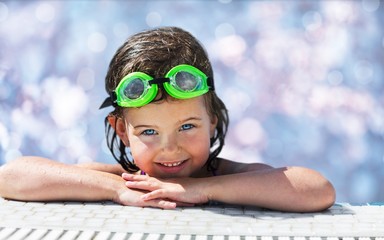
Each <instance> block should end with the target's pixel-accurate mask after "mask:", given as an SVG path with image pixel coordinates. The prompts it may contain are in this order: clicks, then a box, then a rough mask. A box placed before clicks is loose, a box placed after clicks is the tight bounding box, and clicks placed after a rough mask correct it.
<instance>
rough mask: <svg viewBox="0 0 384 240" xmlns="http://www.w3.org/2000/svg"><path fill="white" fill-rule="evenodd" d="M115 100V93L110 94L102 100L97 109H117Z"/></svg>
mask: <svg viewBox="0 0 384 240" xmlns="http://www.w3.org/2000/svg"><path fill="white" fill-rule="evenodd" d="M116 100H117V97H116V93H115V92H112V93H111V94H110V96H109V97H107V98H106V99H105V100H104V102H103V103H102V104H101V106H100V107H99V109H103V108H106V107H109V106H113V107H117V103H116Z"/></svg>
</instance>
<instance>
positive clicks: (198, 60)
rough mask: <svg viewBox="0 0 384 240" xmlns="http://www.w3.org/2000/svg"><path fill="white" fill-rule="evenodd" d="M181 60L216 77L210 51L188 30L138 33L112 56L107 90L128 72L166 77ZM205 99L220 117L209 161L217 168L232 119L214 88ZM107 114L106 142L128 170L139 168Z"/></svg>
mask: <svg viewBox="0 0 384 240" xmlns="http://www.w3.org/2000/svg"><path fill="white" fill-rule="evenodd" d="M179 64H189V65H192V66H194V67H196V68H198V69H200V70H201V71H203V72H204V73H205V74H206V75H207V76H209V77H211V78H212V79H213V71H212V66H211V63H210V61H209V59H208V55H207V53H206V52H205V50H204V48H203V47H202V45H201V44H200V43H199V41H198V40H197V39H196V38H195V37H193V36H192V35H191V34H190V33H189V32H186V31H184V30H182V29H180V28H176V27H163V28H156V29H152V30H148V31H144V32H140V33H137V34H135V35H133V36H131V37H130V38H128V40H127V41H126V42H125V43H124V44H123V45H122V46H121V47H120V48H119V49H118V50H117V51H116V53H115V55H114V57H113V58H112V60H111V62H110V64H109V69H108V73H107V76H106V78H105V88H106V91H107V93H108V94H111V93H112V92H113V91H114V90H115V89H116V87H117V85H118V84H119V82H120V80H121V79H122V78H123V77H124V76H125V75H127V74H128V73H131V72H144V73H146V74H148V75H150V76H154V77H163V76H164V75H165V74H166V73H167V72H168V71H169V70H170V69H171V68H172V67H174V66H176V65H179ZM160 92H161V95H162V98H167V97H170V96H169V95H167V93H166V92H165V91H163V90H161V88H160ZM204 99H205V103H206V107H207V111H208V114H209V115H210V116H211V117H215V116H216V117H217V119H218V123H217V126H216V130H215V134H214V137H213V138H211V145H210V147H211V149H212V147H215V148H214V149H213V151H212V152H211V153H210V155H209V158H208V160H207V163H206V166H207V168H208V170H210V171H214V170H215V169H216V168H217V155H218V154H219V153H220V151H221V149H222V148H223V146H224V138H225V135H226V133H227V128H228V122H229V119H228V112H227V109H226V107H225V105H224V103H223V102H222V101H221V99H220V98H219V97H218V96H217V95H216V93H215V91H209V92H208V93H206V94H204ZM156 100H159V99H158V98H156ZM122 110H123V109H122V108H121V107H119V106H115V110H114V111H113V112H112V113H111V114H112V115H115V116H117V117H121V116H122ZM107 118H108V117H107ZM107 118H106V119H105V126H106V128H105V129H106V137H107V145H108V148H109V149H110V150H111V152H112V155H113V157H114V158H115V159H116V160H117V162H119V163H120V164H121V165H122V167H123V168H124V169H125V170H127V171H129V172H135V171H138V170H140V169H139V168H138V167H137V166H136V165H135V163H134V159H132V156H131V154H129V155H127V152H126V149H127V148H126V146H125V145H124V143H123V142H122V141H121V140H120V139H119V138H118V136H117V134H116V132H115V131H114V129H113V128H112V126H111V125H110V124H109V122H108V119H107Z"/></svg>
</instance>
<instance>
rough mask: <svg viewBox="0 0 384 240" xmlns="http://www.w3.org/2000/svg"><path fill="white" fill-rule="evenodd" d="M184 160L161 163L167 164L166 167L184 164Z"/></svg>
mask: <svg viewBox="0 0 384 240" xmlns="http://www.w3.org/2000/svg"><path fill="white" fill-rule="evenodd" d="M183 162H184V161H180V162H173V163H159V164H160V165H162V166H165V167H177V166H179V165H180V164H182V163H183Z"/></svg>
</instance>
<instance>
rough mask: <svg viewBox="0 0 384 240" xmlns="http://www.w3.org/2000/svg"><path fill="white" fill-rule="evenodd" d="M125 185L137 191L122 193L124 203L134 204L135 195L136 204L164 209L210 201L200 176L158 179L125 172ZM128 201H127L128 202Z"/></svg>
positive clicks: (121, 201) (120, 199) (121, 200)
mask: <svg viewBox="0 0 384 240" xmlns="http://www.w3.org/2000/svg"><path fill="white" fill-rule="evenodd" d="M122 177H123V179H124V180H126V182H125V185H126V187H128V188H129V190H132V191H134V192H135V194H134V196H133V195H132V194H127V193H125V194H122V196H120V197H119V202H120V203H122V204H124V205H132V200H133V199H124V198H130V197H134V198H135V199H136V202H135V204H133V205H136V206H152V207H159V208H163V209H172V208H175V207H176V206H194V205H195V204H202V203H206V202H208V201H209V198H208V196H207V195H206V194H204V191H203V185H202V184H203V181H201V179H198V178H172V179H158V178H154V177H150V176H146V175H133V174H128V173H124V174H123V175H122ZM126 201H127V203H128V204H127V203H126Z"/></svg>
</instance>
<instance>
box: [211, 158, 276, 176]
mask: <svg viewBox="0 0 384 240" xmlns="http://www.w3.org/2000/svg"><path fill="white" fill-rule="evenodd" d="M218 160H219V167H218V170H217V174H218V175H227V174H234V173H241V172H250V171H262V170H267V169H273V167H271V166H270V165H267V164H264V163H242V162H236V161H231V160H228V159H224V158H220V159H218Z"/></svg>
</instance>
